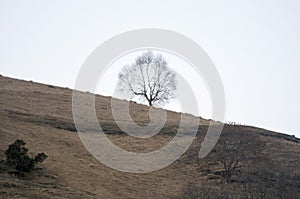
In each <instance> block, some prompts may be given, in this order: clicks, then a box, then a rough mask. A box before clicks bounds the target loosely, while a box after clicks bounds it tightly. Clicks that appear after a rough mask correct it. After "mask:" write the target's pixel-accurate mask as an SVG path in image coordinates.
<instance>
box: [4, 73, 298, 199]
mask: <svg viewBox="0 0 300 199" xmlns="http://www.w3.org/2000/svg"><path fill="white" fill-rule="evenodd" d="M0 97H1V98H0V121H1V122H0V158H1V159H4V150H5V149H6V148H7V147H8V145H9V144H10V143H12V142H14V141H15V140H16V139H23V140H24V141H25V142H26V143H27V146H28V148H29V150H30V151H32V152H34V153H37V152H45V153H46V154H47V155H48V156H49V158H48V159H47V160H46V161H45V162H44V163H42V165H41V167H42V168H43V169H41V170H37V171H34V172H33V173H32V174H30V175H26V176H25V177H24V178H16V177H13V176H10V175H9V174H7V172H6V171H4V170H3V169H1V168H3V166H2V167H0V198H176V197H178V198H181V197H182V193H183V190H184V189H186V187H187V186H188V185H189V184H195V185H196V186H197V187H199V186H200V187H201V186H203V185H205V186H208V185H211V186H212V187H215V189H218V184H219V183H220V182H221V181H222V178H221V177H220V176H219V175H217V174H215V172H216V171H219V170H220V169H221V167H220V164H218V163H216V162H215V161H214V160H213V159H212V158H211V157H213V156H211V157H207V158H204V159H199V158H198V152H199V149H200V146H201V142H202V140H203V136H204V135H205V129H206V126H207V125H208V123H209V121H207V120H204V119H201V120H200V123H199V124H200V125H201V128H200V130H199V132H198V136H197V139H196V140H195V141H194V143H193V144H192V146H191V147H190V149H189V150H188V151H187V152H186V153H185V154H184V155H183V156H182V157H181V158H180V159H179V160H177V161H176V162H174V163H173V164H171V165H169V166H168V167H166V168H164V169H161V170H158V171H155V172H151V173H147V174H131V173H123V172H119V171H116V170H113V169H111V168H108V167H106V166H105V165H103V164H101V163H99V162H98V161H97V160H96V159H95V158H94V157H93V156H92V155H91V154H89V152H88V151H87V150H86V149H85V148H84V146H83V144H82V143H81V141H80V139H79V137H78V135H77V133H76V132H75V130H76V129H75V126H74V123H73V119H72V110H71V105H72V103H71V101H72V91H71V90H70V89H66V88H58V87H53V86H48V85H43V84H37V83H33V82H27V81H21V80H15V79H11V78H6V77H0ZM110 100H111V98H109V97H102V96H97V97H96V109H97V110H98V112H97V116H98V118H99V120H100V123H101V124H102V125H103V126H104V127H105V128H106V130H108V131H109V132H110V135H109V138H110V139H111V140H112V141H113V142H114V143H116V144H118V145H119V146H120V147H122V148H124V149H127V150H130V151H139V152H141V151H142V152H146V151H151V150H155V149H157V148H159V147H162V146H164V145H165V144H166V143H168V142H169V141H170V140H171V139H172V135H174V132H176V130H177V128H178V125H177V124H178V121H179V119H180V114H178V113H175V112H168V120H167V123H166V125H167V127H166V128H165V129H164V132H163V133H162V134H159V135H157V136H154V137H153V138H151V139H137V138H132V137H130V136H127V135H124V134H122V133H120V130H119V129H118V127H117V126H116V125H115V124H114V122H113V119H112V115H111V111H110ZM120 103H121V102H120ZM130 110H131V111H130V112H131V115H132V116H133V119H134V120H135V121H136V122H137V123H139V124H143V125H145V124H147V123H149V117H148V107H147V106H143V105H139V104H136V103H131V104H130ZM190 117H192V116H190ZM105 128H104V129H105ZM236 128H238V129H239V131H240V132H241V133H242V132H243V131H247V132H252V133H253V134H255V135H257V136H258V137H259V139H260V141H261V142H263V143H265V146H264V148H263V153H262V155H264V157H267V159H268V160H267V161H268V162H270V164H271V163H272V164H280V165H281V166H282V167H283V168H284V169H286V171H289V172H293V173H295V174H298V175H300V170H299V165H300V156H299V154H300V144H299V142H298V141H299V140H297V139H295V140H294V141H293V140H289V139H285V138H287V137H288V138H289V136H287V137H285V136H284V135H282V134H277V133H274V132H269V131H266V130H261V129H256V128H253V127H240V126H237V127H236ZM271 135H273V136H271ZM274 135H277V136H274ZM279 135H280V136H279ZM0 165H1V164H0ZM244 169H247V165H245V167H244Z"/></svg>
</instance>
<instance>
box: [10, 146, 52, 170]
mask: <svg viewBox="0 0 300 199" xmlns="http://www.w3.org/2000/svg"><path fill="white" fill-rule="evenodd" d="M25 144H26V143H25V142H24V141H23V140H16V141H15V142H14V143H13V144H10V145H9V147H8V149H7V150H6V151H5V155H6V161H7V163H8V164H9V165H12V166H15V169H16V170H17V171H18V172H19V174H21V173H22V172H30V171H32V170H34V169H35V166H36V164H37V163H41V162H43V161H44V160H45V159H46V158H47V157H48V156H47V155H46V154H45V153H39V154H38V155H37V156H35V157H34V158H31V157H29V156H28V155H27V152H28V149H27V148H26V147H25Z"/></svg>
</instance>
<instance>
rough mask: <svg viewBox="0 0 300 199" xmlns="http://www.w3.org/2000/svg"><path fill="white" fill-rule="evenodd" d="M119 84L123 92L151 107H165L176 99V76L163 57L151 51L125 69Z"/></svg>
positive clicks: (120, 75)
mask: <svg viewBox="0 0 300 199" xmlns="http://www.w3.org/2000/svg"><path fill="white" fill-rule="evenodd" d="M118 84H119V86H120V88H121V91H125V92H127V93H129V94H130V95H131V97H133V98H134V97H137V98H139V100H141V101H144V102H147V103H148V104H149V106H152V105H155V104H158V105H164V104H166V103H167V102H168V101H169V100H170V99H172V98H174V97H175V93H174V92H175V90H176V76H175V72H173V71H172V70H170V69H169V68H168V64H167V61H166V60H165V58H163V56H162V55H160V54H158V55H154V54H153V52H152V51H150V50H149V51H147V52H145V53H144V54H142V55H141V56H139V57H137V58H136V60H135V62H134V63H133V64H132V65H125V66H124V67H123V69H122V71H121V72H120V73H119V82H118Z"/></svg>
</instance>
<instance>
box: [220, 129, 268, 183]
mask: <svg viewBox="0 0 300 199" xmlns="http://www.w3.org/2000/svg"><path fill="white" fill-rule="evenodd" d="M262 145H263V144H262V142H261V141H260V140H259V138H258V137H257V136H256V135H254V134H253V133H247V132H240V129H239V128H238V127H237V126H234V125H231V124H229V125H225V126H224V129H223V133H222V136H221V137H220V139H219V141H218V143H217V145H216V147H215V149H216V151H217V154H218V155H217V160H218V161H220V162H221V164H222V166H223V168H224V177H225V179H226V181H227V182H229V183H230V182H232V175H233V173H234V171H235V170H237V168H239V167H240V166H241V162H242V161H244V160H245V159H247V161H254V160H256V159H257V157H259V154H260V152H261V148H262Z"/></svg>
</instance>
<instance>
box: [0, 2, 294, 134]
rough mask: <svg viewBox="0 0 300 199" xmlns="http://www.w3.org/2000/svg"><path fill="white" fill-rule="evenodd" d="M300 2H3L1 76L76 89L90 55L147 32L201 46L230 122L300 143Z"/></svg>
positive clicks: (0, 18) (0, 53)
mask: <svg viewBox="0 0 300 199" xmlns="http://www.w3.org/2000/svg"><path fill="white" fill-rule="evenodd" d="M299 19H300V1H297V0H295V1H287V0H278V1H271V0H265V1H261V0H251V1H250V0H244V1H237V0H226V1H222V0H218V1H217V0H210V1H198V0H194V1H169V0H164V1H158V0H151V1H143V0H136V1H132V0H128V1H116V0H111V1H92V0H89V1H64V0H57V1H54V0H53V1H45V0H39V1H38V0H36V1H31V0H27V1H22V0H20V1H14V0H9V1H4V0H0V44H1V45H0V69H1V70H0V73H1V74H2V75H5V76H10V77H16V78H20V79H27V80H33V81H37V82H43V83H48V84H54V85H59V86H63V87H66V86H67V87H70V88H73V86H74V83H75V80H76V77H77V73H78V71H79V69H80V67H81V65H82V63H83V62H84V60H85V59H86V58H87V56H88V55H89V54H90V53H91V52H92V51H93V50H94V49H95V48H96V47H97V46H98V45H100V44H101V43H102V42H104V41H105V40H107V39H109V38H110V37H112V36H113V35H116V34H119V33H122V32H125V31H128V30H132V29H137V28H143V27H155V28H164V29H170V30H173V31H176V32H179V33H182V34H184V35H186V36H188V37H189V38H191V39H192V40H194V41H196V42H197V43H198V44H199V45H200V46H201V47H202V48H203V49H204V50H205V51H206V52H207V53H208V55H209V56H210V57H211V59H212V60H213V62H214V63H215V65H216V67H217V69H218V71H219V73H220V76H221V78H222V81H223V85H224V88H225V94H226V103H227V107H226V110H227V112H226V118H227V119H226V120H229V121H236V122H240V123H242V124H250V125H255V126H258V127H263V128H267V129H271V130H276V131H281V132H284V133H288V134H294V135H296V136H298V137H300V126H299V125H298V124H299V123H298V118H299V115H300V105H299V101H300V93H299V90H300V89H299V87H300V86H299V85H300V80H299V78H298V76H299V74H300V67H299V64H300V56H299V52H300V39H299V35H300V23H299Z"/></svg>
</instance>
